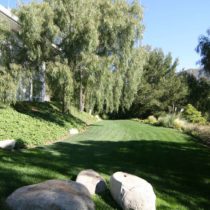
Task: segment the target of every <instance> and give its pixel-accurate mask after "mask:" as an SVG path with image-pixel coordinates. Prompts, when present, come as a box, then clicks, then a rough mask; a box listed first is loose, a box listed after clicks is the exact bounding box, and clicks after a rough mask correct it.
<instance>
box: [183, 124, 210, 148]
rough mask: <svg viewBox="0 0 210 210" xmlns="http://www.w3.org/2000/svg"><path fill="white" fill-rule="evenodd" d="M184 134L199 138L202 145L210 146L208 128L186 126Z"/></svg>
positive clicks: (204, 126)
mask: <svg viewBox="0 0 210 210" xmlns="http://www.w3.org/2000/svg"><path fill="white" fill-rule="evenodd" d="M184 131H185V133H188V134H190V135H192V136H195V137H197V138H199V139H200V140H201V141H202V142H203V143H205V144H207V145H210V126H209V125H208V126H207V125H199V124H190V123H188V124H186V126H185V128H184Z"/></svg>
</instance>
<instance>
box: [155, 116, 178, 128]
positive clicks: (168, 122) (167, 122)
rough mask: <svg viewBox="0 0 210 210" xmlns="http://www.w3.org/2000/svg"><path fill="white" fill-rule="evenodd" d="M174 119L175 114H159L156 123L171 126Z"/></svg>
mask: <svg viewBox="0 0 210 210" xmlns="http://www.w3.org/2000/svg"><path fill="white" fill-rule="evenodd" d="M175 119H176V115H174V114H167V115H165V116H161V117H159V118H158V124H159V125H160V126H163V127H167V128H173V125H174V120H175Z"/></svg>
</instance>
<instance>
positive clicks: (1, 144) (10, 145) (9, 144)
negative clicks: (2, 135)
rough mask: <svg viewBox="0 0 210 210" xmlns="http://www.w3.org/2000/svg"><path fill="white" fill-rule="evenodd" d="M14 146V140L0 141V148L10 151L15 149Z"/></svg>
mask: <svg viewBox="0 0 210 210" xmlns="http://www.w3.org/2000/svg"><path fill="white" fill-rule="evenodd" d="M15 144H16V141H15V140H3V141H0V148H1V149H8V150H12V149H14V148H15Z"/></svg>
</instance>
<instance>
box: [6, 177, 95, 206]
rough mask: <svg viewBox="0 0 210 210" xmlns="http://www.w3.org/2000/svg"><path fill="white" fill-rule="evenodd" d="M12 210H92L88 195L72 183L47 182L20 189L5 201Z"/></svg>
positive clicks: (83, 188) (80, 186)
mask: <svg viewBox="0 0 210 210" xmlns="http://www.w3.org/2000/svg"><path fill="white" fill-rule="evenodd" d="M6 203H7V205H8V206H9V208H11V209H12V210H29V209H30V210H58V209H59V210H94V209H95V207H94V203H93V201H92V200H91V197H90V193H89V192H88V190H87V189H86V188H85V187H84V186H83V185H81V184H79V183H76V182H73V181H62V180H49V181H46V182H43V183H39V184H35V185H29V186H25V187H21V188H19V189H17V190H16V191H15V192H13V193H12V194H11V195H10V196H9V197H8V198H7V200H6Z"/></svg>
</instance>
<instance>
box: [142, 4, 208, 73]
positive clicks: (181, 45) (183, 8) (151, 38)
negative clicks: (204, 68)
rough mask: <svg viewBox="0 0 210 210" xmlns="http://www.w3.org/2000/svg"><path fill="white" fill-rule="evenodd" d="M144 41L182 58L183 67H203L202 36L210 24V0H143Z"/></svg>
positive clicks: (180, 61)
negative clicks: (196, 50)
mask: <svg viewBox="0 0 210 210" xmlns="http://www.w3.org/2000/svg"><path fill="white" fill-rule="evenodd" d="M141 4H142V5H143V6H144V24H145V33H144V40H143V43H144V44H150V45H152V46H153V47H158V48H162V49H163V50H164V52H165V53H168V52H171V53H172V56H173V57H174V58H176V57H177V58H179V63H180V65H179V67H178V68H179V70H181V69H182V68H186V69H187V68H195V67H199V65H196V62H197V61H198V60H199V59H200V57H199V55H198V54H197V53H196V52H195V48H196V46H197V44H198V38H199V36H200V35H201V34H205V33H206V30H207V29H208V28H210V0H141Z"/></svg>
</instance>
